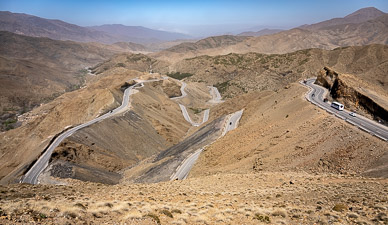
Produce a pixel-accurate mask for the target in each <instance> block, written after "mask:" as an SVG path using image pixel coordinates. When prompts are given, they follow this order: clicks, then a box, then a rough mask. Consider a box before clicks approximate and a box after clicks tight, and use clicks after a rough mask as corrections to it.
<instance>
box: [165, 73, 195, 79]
mask: <svg viewBox="0 0 388 225" xmlns="http://www.w3.org/2000/svg"><path fill="white" fill-rule="evenodd" d="M193 75H194V74H192V73H180V72H175V73H167V76H169V77H172V78H174V79H177V80H182V79H184V78H186V77H191V76H193Z"/></svg>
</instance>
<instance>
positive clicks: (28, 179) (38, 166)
mask: <svg viewBox="0 0 388 225" xmlns="http://www.w3.org/2000/svg"><path fill="white" fill-rule="evenodd" d="M134 80H136V78H135V79H134ZM154 81H159V79H154V80H147V81H143V80H137V82H138V83H137V84H135V85H133V86H130V87H128V88H127V89H125V91H124V96H123V101H122V103H121V106H119V107H118V108H116V109H114V110H113V111H110V112H108V113H106V114H104V115H102V116H100V117H97V118H95V119H93V120H91V121H89V122H86V123H84V124H81V125H78V126H76V127H73V128H71V129H69V130H67V131H65V132H63V133H62V134H60V135H59V136H58V137H57V138H55V140H54V141H53V142H52V143H51V144H50V145H49V146H48V148H47V150H46V151H45V152H44V153H43V154H42V156H41V157H40V158H39V159H38V160H37V161H36V162H35V164H34V165H33V166H32V167H31V169H30V170H29V171H28V172H27V173H26V174H25V175H24V178H23V180H22V182H23V183H31V184H37V183H38V177H39V175H40V174H41V173H42V171H43V170H44V169H45V168H46V167H47V166H48V162H49V160H50V157H51V154H52V152H53V151H54V149H55V148H56V147H57V146H58V145H59V144H60V143H61V142H62V141H63V140H64V139H66V138H67V137H69V136H71V135H72V134H73V133H74V132H76V131H77V130H80V129H82V128H84V127H87V126H89V125H91V124H93V123H96V122H98V121H101V120H104V119H106V118H109V117H111V116H114V115H117V114H120V113H122V112H125V111H126V110H128V108H129V97H130V96H131V94H133V88H135V87H138V86H143V83H147V82H154Z"/></svg>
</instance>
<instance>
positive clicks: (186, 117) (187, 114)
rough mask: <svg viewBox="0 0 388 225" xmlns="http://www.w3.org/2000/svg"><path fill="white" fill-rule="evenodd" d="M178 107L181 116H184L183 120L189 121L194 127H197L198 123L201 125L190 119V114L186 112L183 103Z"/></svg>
mask: <svg viewBox="0 0 388 225" xmlns="http://www.w3.org/2000/svg"><path fill="white" fill-rule="evenodd" d="M179 107H180V108H181V111H182V114H183V117H184V118H185V120H186V121H187V122H189V123H190V124H191V125H192V126H194V127H199V125H201V124H199V123H194V122H193V121H192V120H191V118H190V115H189V113H188V112H187V109H186V107H185V106H184V105H182V104H179Z"/></svg>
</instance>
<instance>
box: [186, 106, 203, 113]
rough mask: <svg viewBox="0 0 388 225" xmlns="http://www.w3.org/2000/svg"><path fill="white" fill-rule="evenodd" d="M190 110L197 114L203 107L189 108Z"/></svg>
mask: <svg viewBox="0 0 388 225" xmlns="http://www.w3.org/2000/svg"><path fill="white" fill-rule="evenodd" d="M189 109H190V110H191V111H193V112H194V114H198V113H201V112H202V111H203V110H204V109H200V108H191V107H190V108H189Z"/></svg>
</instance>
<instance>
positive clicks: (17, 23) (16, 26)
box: [0, 11, 119, 43]
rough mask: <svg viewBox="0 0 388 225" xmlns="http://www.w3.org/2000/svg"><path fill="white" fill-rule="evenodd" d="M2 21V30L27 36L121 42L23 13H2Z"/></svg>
mask: <svg viewBox="0 0 388 225" xmlns="http://www.w3.org/2000/svg"><path fill="white" fill-rule="evenodd" d="M0 21H1V22H0V30H2V31H9V32H12V33H16V34H21V35H26V36H32V37H48V38H51V39H55V40H72V41H79V42H93V41H98V42H102V43H113V42H117V41H119V40H117V39H116V40H115V38H114V37H112V36H110V35H109V34H107V33H104V32H101V31H96V30H90V29H87V28H84V27H80V26H77V25H74V24H70V23H66V22H63V21H61V20H49V19H44V18H40V17H37V16H32V15H27V14H23V13H11V12H7V11H0Z"/></svg>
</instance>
